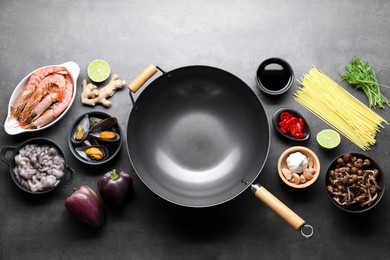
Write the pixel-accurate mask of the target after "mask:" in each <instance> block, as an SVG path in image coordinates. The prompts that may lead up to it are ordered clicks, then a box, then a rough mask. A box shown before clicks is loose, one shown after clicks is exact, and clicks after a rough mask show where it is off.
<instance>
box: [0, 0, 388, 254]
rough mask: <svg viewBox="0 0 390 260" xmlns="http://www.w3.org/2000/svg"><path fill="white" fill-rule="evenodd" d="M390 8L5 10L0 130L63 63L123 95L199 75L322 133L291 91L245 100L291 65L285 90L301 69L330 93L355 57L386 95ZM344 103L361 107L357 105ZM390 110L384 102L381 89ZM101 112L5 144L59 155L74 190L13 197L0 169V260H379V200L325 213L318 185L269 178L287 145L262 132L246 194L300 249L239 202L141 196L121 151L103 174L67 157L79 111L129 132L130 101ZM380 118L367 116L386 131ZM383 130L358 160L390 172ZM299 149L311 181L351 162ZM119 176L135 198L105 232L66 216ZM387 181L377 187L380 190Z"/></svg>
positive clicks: (0, 35) (0, 137) (8, 4)
mask: <svg viewBox="0 0 390 260" xmlns="http://www.w3.org/2000/svg"><path fill="white" fill-rule="evenodd" d="M389 26H390V2H388V1H384V0H383V1H376V0H374V1H352V0H350V1H271V0H268V1H219V0H218V1H203V0H201V1H117V0H113V1H85V0H80V1H75V0H71V1H42V0H37V1H11V0H2V1H1V2H0V99H1V100H0V118H1V120H2V123H3V122H4V120H5V118H6V112H7V106H8V100H9V98H10V96H11V94H12V91H13V89H14V87H15V86H16V85H17V83H18V82H19V81H20V80H21V79H22V78H23V77H24V76H25V75H26V74H28V73H29V72H31V71H32V70H34V69H36V68H38V67H41V66H44V65H49V64H59V63H62V62H65V61H69V60H73V61H75V62H77V63H78V64H79V65H80V67H81V75H80V78H79V81H78V90H77V95H78V96H79V95H80V94H81V80H82V79H84V78H86V67H87V65H88V63H89V62H90V61H91V60H93V59H96V58H101V59H105V60H107V61H108V62H109V63H110V65H111V69H112V72H114V73H118V74H119V75H120V76H121V77H122V78H123V79H125V80H127V81H128V82H129V81H131V80H132V79H133V78H134V77H135V76H136V75H137V74H138V73H139V72H140V71H141V70H142V69H143V68H144V67H145V66H146V65H148V64H150V63H154V64H156V65H159V66H161V67H162V68H164V69H166V70H171V69H174V68H177V67H181V66H185V65H192V64H205V65H210V66H215V67H219V68H222V69H225V70H227V71H230V72H232V73H233V74H235V75H237V76H238V77H240V78H241V79H242V80H244V81H245V82H246V83H247V84H248V85H249V86H250V87H251V88H253V89H254V91H255V92H256V94H257V95H258V96H259V98H260V99H261V101H262V103H263V105H264V106H265V109H266V112H267V115H268V117H269V119H270V118H271V116H272V114H273V113H274V111H276V110H277V109H278V108H279V107H284V106H289V107H293V108H296V109H298V110H299V111H300V112H301V113H302V114H303V115H304V116H305V117H307V119H308V120H309V121H310V124H311V130H312V131H313V133H314V134H316V133H318V132H319V131H320V130H322V129H324V128H327V127H328V126H327V125H326V124H325V123H324V122H322V121H321V120H319V119H318V118H317V117H315V116H314V115H312V114H311V113H310V112H309V111H307V110H306V109H304V108H303V107H301V106H300V105H299V104H298V103H296V102H295V101H294V100H293V98H292V94H293V92H294V91H295V90H297V88H298V87H299V83H298V82H295V84H294V85H293V87H292V89H290V91H289V92H288V93H287V94H286V95H284V96H283V97H281V98H279V99H273V98H269V97H266V96H264V95H263V94H261V93H260V92H259V91H258V90H257V89H256V84H255V80H254V73H255V70H256V67H257V66H258V64H259V63H260V62H261V61H262V60H264V59H266V58H268V57H273V56H276V57H282V58H284V59H286V60H287V61H289V62H290V63H291V65H292V67H293V69H294V71H295V75H296V78H300V77H301V76H302V75H303V74H304V73H307V72H308V71H309V69H310V68H311V66H312V65H315V66H316V67H318V68H320V69H322V70H323V71H324V72H326V73H327V74H328V75H329V76H331V77H332V78H334V79H335V80H336V81H338V80H340V77H339V73H341V72H342V71H343V70H344V66H345V65H346V64H347V63H348V61H349V60H350V59H351V58H352V57H353V56H354V55H358V56H360V57H361V58H363V59H364V60H367V61H369V62H370V64H371V65H372V66H373V67H374V68H375V69H376V70H377V71H378V72H379V73H378V78H379V80H380V81H381V82H383V83H387V84H389V83H390V31H389V29H390V27H389ZM343 86H345V87H347V86H346V85H343ZM347 88H348V90H349V91H350V92H351V93H353V95H355V96H356V97H358V98H359V99H361V100H362V101H363V102H367V100H366V99H365V96H364V95H363V94H362V93H361V92H359V91H357V90H355V89H352V88H349V87H347ZM383 93H384V94H385V96H387V97H390V90H389V89H383ZM111 101H112V102H113V105H112V107H111V108H109V109H105V108H103V107H102V106H97V107H96V108H91V107H86V106H83V105H82V104H81V102H80V100H79V98H78V99H76V101H75V103H74V105H73V107H72V109H71V110H70V112H69V113H68V114H67V115H66V117H65V118H63V119H62V120H61V121H60V122H59V123H58V124H56V125H55V126H54V127H51V128H49V129H47V130H44V131H41V132H37V133H36V134H23V135H17V136H9V135H7V134H6V133H5V132H4V130H3V129H0V146H5V145H11V146H12V145H16V144H18V143H21V142H22V141H24V140H26V139H29V138H32V137H34V136H40V137H47V138H50V139H52V140H54V141H55V142H57V143H58V145H59V146H61V147H62V148H63V150H64V151H65V155H66V157H67V160H68V164H69V165H70V166H71V167H73V168H74V169H75V171H76V174H75V176H74V180H73V183H72V185H71V186H66V187H61V188H59V189H57V190H56V191H55V192H53V193H51V194H50V195H49V196H36V197H35V196H30V195H28V194H24V193H23V192H21V191H20V190H18V189H17V187H16V186H15V185H14V183H13V182H12V179H11V177H10V175H9V170H8V168H7V167H6V165H5V164H0V173H1V174H0V175H1V176H0V258H1V259H54V258H56V259H113V258H119V259H336V258H337V259H388V258H389V257H390V248H389V245H390V221H389V219H390V208H389V194H388V193H386V194H385V196H384V197H383V199H382V201H381V202H380V204H378V205H377V207H376V208H375V209H373V210H372V211H370V212H368V213H365V214H359V215H351V214H345V213H344V212H341V211H340V210H338V209H336V208H335V207H334V206H333V205H332V204H331V203H330V201H329V200H328V198H327V195H326V191H325V189H324V184H323V182H324V175H323V174H324V171H322V172H321V174H322V175H321V177H320V178H319V180H318V181H317V182H316V183H315V184H314V185H313V186H312V187H310V188H308V189H304V190H299V191H297V190H291V189H289V188H288V187H286V186H285V184H283V183H282V182H281V181H280V179H279V177H278V175H277V171H276V164H277V160H278V157H279V155H280V154H281V153H282V151H284V150H285V149H287V148H288V147H290V146H292V145H296V144H294V143H289V142H285V141H283V140H281V139H280V138H279V137H278V136H277V135H276V133H275V132H274V130H273V129H272V132H271V134H272V140H271V147H270V153H269V157H268V160H267V163H266V165H265V167H264V169H263V171H262V173H261V174H260V176H259V177H258V179H257V180H256V181H258V182H260V183H261V184H263V185H264V186H265V187H266V188H267V189H269V190H270V191H271V192H272V193H274V194H275V195H276V196H277V197H278V198H279V199H280V200H282V201H283V202H284V203H286V204H287V205H288V206H290V207H291V208H292V209H293V210H295V211H296V212H297V213H298V214H299V215H301V216H302V217H303V218H304V219H305V220H307V222H309V223H310V224H312V225H313V226H314V228H315V236H314V237H312V238H310V239H304V238H303V237H301V235H300V234H299V232H296V231H295V230H293V229H292V228H290V227H289V226H288V225H287V224H285V223H284V222H283V221H282V220H281V219H279V218H278V217H277V216H276V215H275V214H274V213H273V212H272V211H271V210H269V209H268V208H267V207H266V206H265V205H263V204H262V203H261V202H259V201H258V200H257V199H256V198H255V197H254V196H253V195H252V194H251V192H250V191H249V190H247V191H245V192H244V193H243V194H241V195H240V196H238V197H237V198H235V199H234V200H232V201H230V202H228V203H225V204H223V205H220V206H216V207H212V208H206V209H192V208H184V207H179V206H176V205H173V204H170V203H168V202H166V201H164V200H162V199H160V198H159V197H158V196H156V195H155V194H154V193H152V192H151V191H150V190H149V189H148V188H147V187H146V186H145V185H144V184H143V183H142V182H141V181H140V179H139V178H138V177H137V176H136V174H135V172H134V171H133V170H132V168H131V164H130V161H129V158H128V155H127V151H126V144H125V143H124V144H123V149H122V150H121V153H120V154H119V156H118V157H117V158H116V159H115V160H114V161H113V162H111V163H109V164H108V165H104V166H102V167H88V166H86V165H83V164H81V163H80V162H79V161H77V160H76V159H75V158H74V157H73V155H72V154H71V153H70V150H69V148H68V144H67V142H66V138H65V136H66V134H67V132H68V131H69V128H70V125H71V124H72V121H73V120H75V119H76V118H77V117H78V116H79V115H80V114H82V113H85V112H88V111H94V110H97V111H104V112H107V113H109V114H111V115H114V116H117V117H118V119H119V123H120V125H121V126H122V128H123V129H124V131H125V132H126V127H127V120H128V117H129V114H130V110H131V103H130V99H129V96H128V91H127V90H122V91H119V92H117V93H116V94H115V96H113V97H112V98H111ZM389 111H390V110H389V108H387V109H386V110H378V111H377V112H378V113H379V114H380V115H381V116H383V117H384V118H385V119H387V120H389V119H390V117H389ZM389 129H390V128H389V127H386V128H385V129H383V130H382V131H381V132H380V133H379V134H378V135H377V144H376V145H375V146H374V147H373V148H372V150H371V151H369V152H367V153H366V154H368V155H369V156H372V157H373V158H375V159H376V160H377V161H378V163H379V164H380V165H381V166H382V167H383V169H384V170H385V174H386V177H389V176H388V171H389V169H390V161H389V153H390V149H389V144H390V143H389V140H390V130H389ZM305 145H306V146H307V147H309V148H311V149H312V150H314V151H315V152H316V153H317V154H318V156H319V157H320V160H321V164H322V169H323V170H324V169H325V168H326V167H327V165H328V164H329V162H330V161H331V160H332V159H333V158H334V157H335V156H337V155H338V154H340V153H343V152H346V151H351V152H361V151H360V150H359V148H358V147H356V146H355V145H354V144H352V143H351V142H349V141H348V140H347V139H345V138H344V137H343V138H342V144H341V145H340V147H339V148H338V149H336V150H334V151H331V152H325V151H323V150H321V149H320V148H319V147H318V146H317V144H316V141H315V138H311V139H310V140H309V141H308V142H307V143H305ZM113 167H115V168H117V169H123V170H126V171H128V172H130V173H131V174H132V176H133V178H134V181H135V183H134V188H135V197H134V198H133V199H132V200H131V202H130V203H129V204H128V205H126V207H124V208H123V210H120V211H118V212H114V211H112V210H108V211H107V214H108V223H107V225H106V226H105V227H104V228H103V229H101V230H94V229H92V228H89V227H87V226H86V225H85V224H83V223H81V222H78V221H76V220H75V219H74V218H73V217H72V216H71V215H70V214H69V213H68V212H67V211H66V209H65V207H64V200H65V198H66V197H67V196H68V195H70V194H71V192H72V188H73V186H74V187H78V186H80V185H83V184H85V185H90V186H91V187H94V188H96V186H95V182H96V179H97V177H98V176H99V175H101V174H103V173H104V172H105V171H108V170H110V169H111V168H113ZM389 180H390V177H389V178H387V180H386V183H387V185H389Z"/></svg>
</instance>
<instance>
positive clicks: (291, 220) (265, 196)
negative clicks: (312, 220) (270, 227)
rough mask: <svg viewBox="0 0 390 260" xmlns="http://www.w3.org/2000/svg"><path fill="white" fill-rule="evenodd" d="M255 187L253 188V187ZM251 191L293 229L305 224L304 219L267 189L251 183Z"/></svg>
mask: <svg viewBox="0 0 390 260" xmlns="http://www.w3.org/2000/svg"><path fill="white" fill-rule="evenodd" d="M253 187H255V188H253ZM252 191H253V192H254V194H255V196H256V197H257V198H259V199H260V200H261V201H263V202H264V203H265V204H266V205H267V206H268V207H269V208H271V209H272V210H273V211H274V212H275V213H276V214H278V215H279V216H280V217H281V218H282V219H284V220H285V221H286V222H287V223H288V224H290V225H291V226H292V227H293V228H294V229H296V230H299V229H301V228H302V226H303V225H304V224H305V221H304V220H303V219H302V218H301V217H300V216H298V215H297V214H296V213H295V212H294V211H292V210H291V209H290V208H289V207H287V206H286V205H284V204H283V202H281V201H280V200H279V199H277V198H276V197H275V196H274V195H272V194H271V193H270V192H269V191H268V190H266V189H265V188H264V187H262V186H260V185H257V184H255V185H252Z"/></svg>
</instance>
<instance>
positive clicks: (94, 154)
mask: <svg viewBox="0 0 390 260" xmlns="http://www.w3.org/2000/svg"><path fill="white" fill-rule="evenodd" d="M76 151H77V153H78V154H79V155H80V156H81V157H83V158H84V159H86V160H88V161H89V160H94V161H102V160H105V159H106V158H107V157H108V154H109V151H108V148H107V147H105V146H103V145H89V146H82V147H77V148H76Z"/></svg>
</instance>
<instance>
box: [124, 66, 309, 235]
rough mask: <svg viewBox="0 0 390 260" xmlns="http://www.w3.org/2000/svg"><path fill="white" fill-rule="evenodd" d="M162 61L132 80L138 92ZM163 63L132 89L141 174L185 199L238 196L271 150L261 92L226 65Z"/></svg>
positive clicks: (205, 203)
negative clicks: (164, 65) (171, 66)
mask: <svg viewBox="0 0 390 260" xmlns="http://www.w3.org/2000/svg"><path fill="white" fill-rule="evenodd" d="M157 69H160V68H158V67H155V66H153V65H150V66H149V67H147V68H146V69H145V70H144V71H143V72H142V73H141V74H140V75H138V77H137V78H136V79H135V80H134V81H133V82H132V83H130V85H129V88H130V90H131V92H134V93H135V92H136V91H137V90H138V89H139V88H140V87H141V86H142V85H143V84H144V83H145V82H146V81H147V80H148V79H149V78H150V77H152V76H153V75H154V74H155V73H156V72H157V71H158V70H157ZM160 71H162V73H163V74H162V75H161V76H160V77H158V78H156V79H154V80H153V81H152V82H151V83H150V84H149V85H148V86H147V87H146V88H145V89H143V91H142V93H141V94H140V95H139V96H138V98H137V100H136V101H135V102H134V99H133V96H132V94H130V96H131V98H132V101H133V109H132V111H131V113H130V118H129V121H128V126H127V148H128V153H129V156H130V160H131V163H132V165H133V167H134V170H135V171H136V173H137V175H138V176H139V178H140V179H141V180H142V181H143V182H144V183H145V185H146V186H147V187H149V189H151V190H152V191H153V192H155V193H156V194H157V195H159V196H161V197H162V198H164V199H165V200H168V201H170V202H172V203H175V204H179V205H183V206H189V207H209V206H214V205H218V204H221V203H224V202H226V201H228V200H230V199H232V198H234V197H236V196H238V195H239V194H240V193H241V192H243V191H244V190H245V189H246V188H247V187H248V186H250V185H249V184H251V183H252V182H253V181H254V180H255V179H256V177H257V176H258V175H259V174H260V172H261V170H262V168H263V166H264V164H265V162H266V159H267V156H268V151H269V145H270V129H269V125H268V120H267V115H266V113H265V110H264V107H263V105H262V104H261V102H260V100H259V98H258V97H257V96H256V94H255V93H254V92H253V91H252V89H251V88H250V87H249V86H248V85H246V84H245V83H244V82H243V81H242V80H240V79H239V78H238V77H236V76H234V75H233V74H231V73H228V72H226V71H224V70H221V69H218V68H214V67H208V66H188V67H182V68H178V69H175V70H172V71H170V72H164V71H163V70H161V69H160ZM131 92H130V93H131ZM251 186H252V190H253V191H254V192H255V193H256V196H257V197H259V198H261V199H262V200H264V201H265V202H266V203H267V204H269V206H271V208H273V209H274V210H275V211H277V213H278V214H279V215H282V217H283V218H285V219H286V220H287V221H288V222H289V223H290V224H291V225H293V226H294V228H296V229H299V228H301V227H302V226H303V225H304V223H305V222H304V221H303V220H302V219H301V218H300V217H299V216H297V215H296V214H295V213H293V212H292V211H291V210H289V209H288V208H287V207H286V206H284V205H283V204H282V203H281V202H280V201H279V200H277V199H276V198H275V197H273V196H272V195H271V194H270V193H269V192H268V191H266V190H265V189H264V188H263V187H260V186H259V185H251ZM275 203H276V204H275ZM286 210H289V211H288V212H287V213H286ZM292 215H294V216H293V217H292ZM291 218H293V219H292V220H291Z"/></svg>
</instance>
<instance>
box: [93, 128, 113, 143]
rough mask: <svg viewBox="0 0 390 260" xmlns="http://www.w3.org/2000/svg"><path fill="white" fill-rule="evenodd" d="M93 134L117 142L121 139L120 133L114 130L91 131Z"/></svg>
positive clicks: (98, 138)
mask: <svg viewBox="0 0 390 260" xmlns="http://www.w3.org/2000/svg"><path fill="white" fill-rule="evenodd" d="M90 135H91V136H93V137H94V138H96V139H97V140H100V141H106V142H115V141H118V140H119V139H120V135H119V134H118V133H116V132H114V131H107V130H106V131H101V132H94V133H90Z"/></svg>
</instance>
